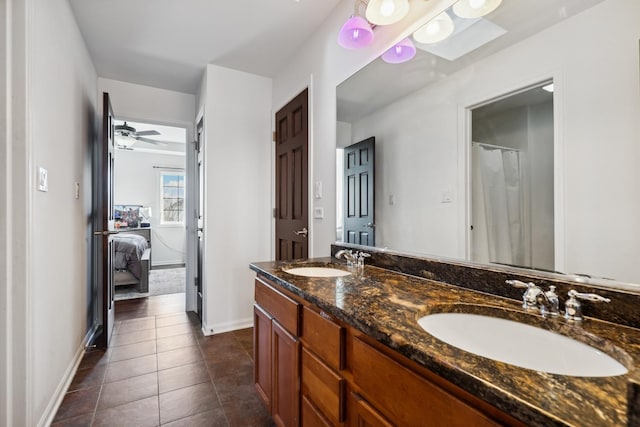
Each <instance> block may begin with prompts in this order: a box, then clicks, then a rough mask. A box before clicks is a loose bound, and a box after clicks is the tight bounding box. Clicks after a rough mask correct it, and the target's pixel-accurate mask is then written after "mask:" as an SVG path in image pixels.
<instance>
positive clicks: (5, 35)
mask: <svg viewBox="0 0 640 427" xmlns="http://www.w3.org/2000/svg"><path fill="white" fill-rule="evenodd" d="M26 3H27V2H25V1H19V0H15V1H14V0H6V1H3V2H0V19H1V21H2V25H0V39H1V41H2V43H1V47H0V52H2V55H0V65H1V66H0V80H1V81H2V88H0V94H1V95H2V96H0V105H1V107H0V110H1V113H2V114H0V162H1V163H0V210H1V211H0V218H2V220H0V257H1V259H0V425H6V426H10V425H18V426H21V425H27V420H31V419H32V418H33V417H32V414H31V411H30V405H29V404H28V402H27V401H28V399H29V396H30V395H29V389H30V384H28V383H29V382H30V381H31V377H30V373H29V370H30V362H29V361H28V359H27V355H28V354H29V350H30V346H31V340H30V337H29V334H30V330H31V328H30V321H29V319H30V313H28V307H29V305H30V300H29V290H30V289H29V288H30V282H29V281H28V279H29V259H28V258H29V253H28V244H29V242H28V239H29V233H30V231H31V230H30V211H31V203H30V192H29V189H30V188H31V169H30V168H29V164H30V158H29V155H30V150H29V147H28V146H27V144H26V143H25V140H26V136H27V116H28V114H27V109H26V104H27V101H26V98H27V81H28V78H27V70H28V68H29V64H28V61H27V57H26V46H27V34H28V33H29V32H30V31H31V27H30V26H28V25H27V15H28V14H27V4H26Z"/></svg>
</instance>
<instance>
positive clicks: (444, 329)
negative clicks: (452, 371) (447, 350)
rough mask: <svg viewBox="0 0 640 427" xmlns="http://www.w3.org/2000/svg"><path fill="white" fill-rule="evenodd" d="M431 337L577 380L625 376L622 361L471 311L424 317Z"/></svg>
mask: <svg viewBox="0 0 640 427" xmlns="http://www.w3.org/2000/svg"><path fill="white" fill-rule="evenodd" d="M418 324H419V325H420V326H421V327H422V328H423V329H424V330H425V331H427V332H428V333H430V334H431V335H433V336H434V337H436V338H438V339H439V340H441V341H444V342H446V343H447V344H450V345H452V346H454V347H457V348H459V349H462V350H465V351H468V352H469V353H473V354H476V355H478V356H482V357H487V358H489V359H493V360H497V361H500V362H504V363H509V364H511V365H515V366H519V367H521V368H527V369H534V370H536V371H542V372H548V373H551V374H560V375H568V376H573V377H610V376H616V375H624V374H626V373H627V369H626V368H625V367H624V366H623V365H622V364H621V363H619V362H618V361H616V360H615V359H613V358H612V357H610V356H608V355H607V354H605V353H603V352H601V351H600V350H598V349H596V348H593V347H591V346H588V345H586V344H584V343H582V342H579V341H576V340H574V339H571V338H568V337H565V336H564V335H560V334H556V333H554V332H551V331H547V330H545V329H541V328H537V327H535V326H530V325H527V324H524V323H520V322H515V321H512V320H507V319H501V318H498V317H492V316H483V315H480V314H469V313H436V314H430V315H428V316H424V317H422V318H420V319H418Z"/></svg>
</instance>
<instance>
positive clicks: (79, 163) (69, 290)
mask: <svg viewBox="0 0 640 427" xmlns="http://www.w3.org/2000/svg"><path fill="white" fill-rule="evenodd" d="M30 3H31V5H30V14H31V16H30V19H31V20H30V21H29V23H30V26H29V35H30V37H31V39H30V48H31V50H30V52H29V58H30V63H29V83H30V86H29V92H28V112H29V115H30V117H29V129H28V131H29V134H28V139H27V145H28V146H29V147H30V150H31V159H30V168H31V174H32V176H33V177H34V178H35V173H36V168H37V167H38V166H41V167H44V168H46V169H48V176H49V191H48V192H39V191H36V185H35V182H34V181H33V180H30V184H31V185H30V188H29V189H28V191H29V194H30V202H31V218H30V219H31V221H30V222H31V233H30V234H29V233H27V234H26V238H27V239H28V241H29V246H30V251H29V257H30V265H29V274H30V277H29V281H28V282H27V283H25V284H24V286H27V287H28V296H29V302H28V313H29V318H28V322H29V325H28V327H29V328H30V331H29V333H28V338H29V342H30V348H29V349H28V353H27V354H23V355H20V354H16V357H26V358H27V360H28V361H29V372H28V376H27V383H28V387H29V388H30V395H29V401H28V409H29V412H28V414H27V415H28V417H29V418H28V419H27V420H26V422H25V424H23V425H36V424H39V425H44V424H46V423H47V417H50V416H52V415H53V413H52V412H53V411H55V409H57V408H56V403H57V401H56V400H57V399H58V398H59V397H61V394H62V393H64V391H65V386H66V385H67V384H66V381H68V380H70V377H69V375H70V374H72V373H73V368H74V363H75V362H76V360H77V358H78V357H79V356H80V355H81V354H82V349H83V345H84V339H85V334H86V333H87V328H88V326H89V325H88V323H87V310H88V307H87V301H88V295H87V284H88V282H89V280H90V276H89V272H88V266H89V258H88V254H90V252H89V250H90V249H89V248H90V245H91V239H92V238H91V236H90V233H89V230H90V218H91V173H90V171H91V169H90V165H91V157H90V154H91V151H90V145H89V144H90V143H92V142H93V135H94V132H95V129H96V115H95V114H96V103H97V98H96V86H97V76H96V71H95V69H94V66H93V64H92V62H91V59H90V57H89V54H88V51H87V49H86V47H85V44H84V41H83V39H82V36H81V35H80V32H79V30H78V27H77V25H76V23H75V20H74V17H73V14H72V12H71V9H70V7H69V4H68V2H67V1H65V0H32V1H31V2H30ZM75 182H78V183H80V188H81V191H80V197H79V199H76V198H75V188H74V187H75ZM26 215H29V213H26Z"/></svg>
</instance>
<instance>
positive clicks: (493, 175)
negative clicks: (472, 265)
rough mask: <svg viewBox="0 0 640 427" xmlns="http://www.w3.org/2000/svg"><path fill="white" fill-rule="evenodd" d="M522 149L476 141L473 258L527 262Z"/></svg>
mask: <svg viewBox="0 0 640 427" xmlns="http://www.w3.org/2000/svg"><path fill="white" fill-rule="evenodd" d="M523 157H524V154H523V153H521V152H520V151H518V150H514V149H510V148H502V147H494V146H487V145H484V144H480V143H475V142H474V143H473V153H472V170H473V179H472V181H473V194H472V202H473V207H472V223H473V232H472V254H471V255H472V259H473V260H475V261H481V262H494V263H501V264H510V265H520V266H524V265H525V264H526V262H527V256H526V253H525V243H524V220H525V218H524V206H523V194H522V193H523V189H522V174H521V163H522V161H523Z"/></svg>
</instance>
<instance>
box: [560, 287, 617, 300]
mask: <svg viewBox="0 0 640 427" xmlns="http://www.w3.org/2000/svg"><path fill="white" fill-rule="evenodd" d="M567 295H569V298H578V299H581V300H585V301H595V302H611V300H610V299H609V298H605V297H603V296H600V295H598V294H585V293H581V292H578V291H575V290H573V289H571V290H570V291H569V292H568V293H567Z"/></svg>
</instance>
